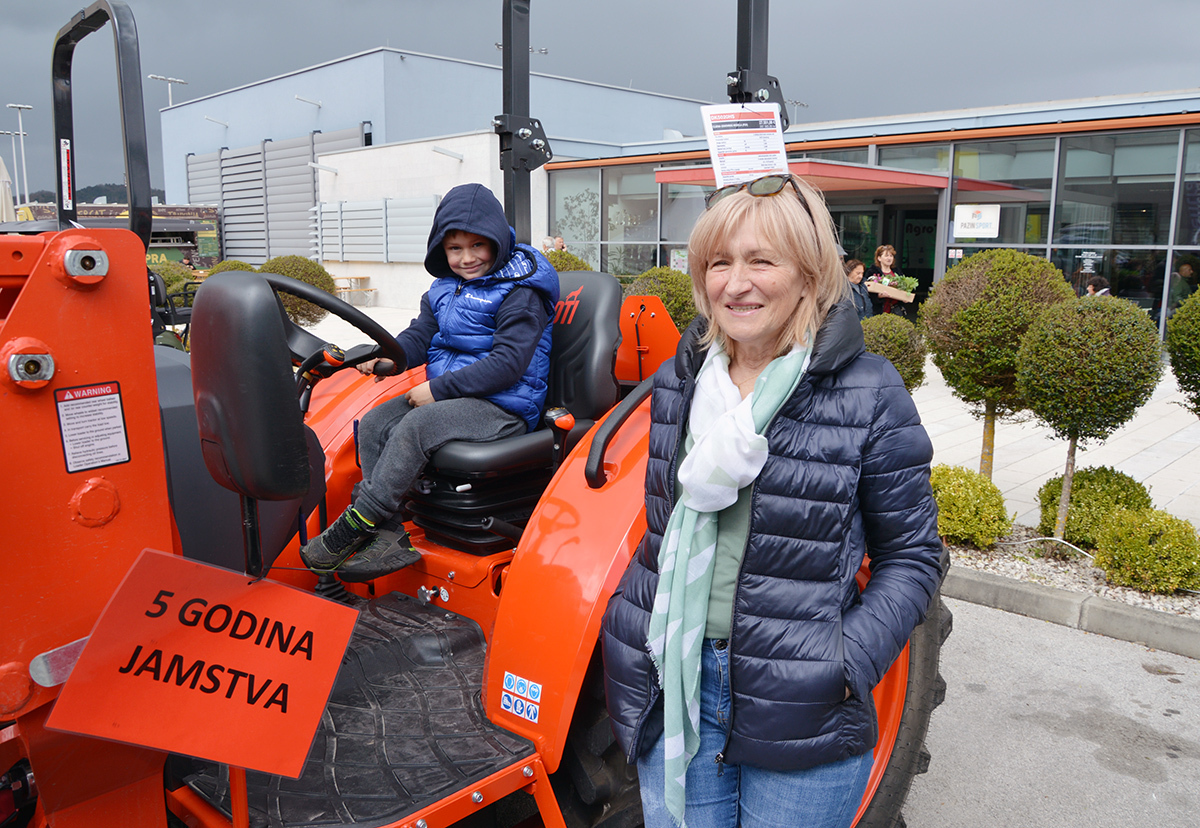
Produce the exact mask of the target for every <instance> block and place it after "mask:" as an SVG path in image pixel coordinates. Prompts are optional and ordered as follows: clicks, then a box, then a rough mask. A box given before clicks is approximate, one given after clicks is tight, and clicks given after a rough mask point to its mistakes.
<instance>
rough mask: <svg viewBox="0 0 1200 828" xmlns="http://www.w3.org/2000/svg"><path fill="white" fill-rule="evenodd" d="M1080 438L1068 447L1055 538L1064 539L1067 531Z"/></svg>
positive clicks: (1072, 439)
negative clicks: (1077, 446) (1076, 454)
mask: <svg viewBox="0 0 1200 828" xmlns="http://www.w3.org/2000/svg"><path fill="white" fill-rule="evenodd" d="M1078 442H1079V440H1078V438H1076V437H1074V436H1072V437H1071V442H1070V443H1069V445H1068V447H1067V468H1066V471H1064V472H1063V484H1062V496H1061V497H1059V499H1058V517H1056V518H1055V519H1054V537H1056V538H1059V539H1060V540H1061V539H1062V536H1063V534H1064V533H1065V532H1066V531H1067V507H1069V506H1070V505H1071V481H1072V480H1074V479H1075V445H1076V443H1078Z"/></svg>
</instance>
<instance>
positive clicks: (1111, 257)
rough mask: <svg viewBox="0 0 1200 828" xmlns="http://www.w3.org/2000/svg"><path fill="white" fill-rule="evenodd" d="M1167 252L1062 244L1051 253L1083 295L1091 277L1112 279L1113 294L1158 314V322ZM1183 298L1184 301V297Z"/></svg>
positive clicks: (1053, 259)
mask: <svg viewBox="0 0 1200 828" xmlns="http://www.w3.org/2000/svg"><path fill="white" fill-rule="evenodd" d="M1166 259H1167V251H1166V250H1165V249H1163V250H1146V249H1140V250H1097V249H1094V248H1090V247H1059V248H1055V249H1054V250H1053V251H1052V252H1051V254H1050V261H1052V262H1053V263H1054V265H1055V266H1056V267H1058V269H1059V270H1061V271H1062V272H1063V273H1064V274H1065V275H1066V277H1067V281H1068V282H1069V283H1070V285H1071V287H1073V288H1074V289H1075V292H1076V293H1077V294H1079V295H1080V296H1084V295H1086V294H1087V284H1088V280H1089V279H1091V278H1093V277H1096V276H1101V277H1103V278H1104V279H1106V280H1108V285H1109V291H1110V293H1111V294H1112V295H1113V296H1119V297H1121V298H1122V299H1128V300H1129V301H1131V302H1133V303H1134V304H1135V305H1137V306H1138V307H1140V308H1143V309H1144V310H1146V311H1147V312H1148V313H1150V314H1152V315H1153V316H1154V321H1155V323H1157V322H1158V318H1159V309H1160V308H1161V307H1162V300H1163V271H1164V266H1165V264H1166ZM1180 301H1182V300H1180Z"/></svg>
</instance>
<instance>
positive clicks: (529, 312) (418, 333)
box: [300, 184, 558, 582]
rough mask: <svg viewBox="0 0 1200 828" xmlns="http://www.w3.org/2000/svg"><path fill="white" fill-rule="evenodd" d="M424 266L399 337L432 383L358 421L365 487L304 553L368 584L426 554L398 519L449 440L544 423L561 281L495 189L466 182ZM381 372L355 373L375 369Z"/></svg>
mask: <svg viewBox="0 0 1200 828" xmlns="http://www.w3.org/2000/svg"><path fill="white" fill-rule="evenodd" d="M425 269H426V270H428V271H429V273H430V274H431V275H433V276H434V277H435V278H434V283H433V286H432V287H431V288H430V289H429V290H428V292H426V294H425V295H424V296H422V297H421V311H420V314H419V315H418V317H417V318H416V319H415V320H413V323H412V324H411V325H409V327H408V328H407V329H405V330H404V331H403V332H402V333H400V334H399V335H398V336H397V337H396V340H397V341H398V342H399V343H400V346H401V347H402V348H403V349H404V353H405V355H406V356H407V357H408V365H409V367H410V368H411V367H413V366H416V365H420V364H422V363H424V364H425V366H426V368H425V375H426V381H425V382H423V383H421V384H420V385H418V386H416V387H415V388H413V389H412V390H411V391H409V392H408V393H407V394H404V395H402V396H400V397H396V398H395V399H392V400H389V401H387V402H385V403H383V404H381V405H379V406H377V407H375V408H374V409H372V410H371V411H369V412H368V413H367V414H366V416H364V417H363V418H362V421H361V422H360V423H359V428H358V450H359V459H360V461H361V463H362V471H363V479H362V482H361V483H359V484H358V485H356V486H355V487H354V493H353V496H352V502H351V505H350V507H349V508H348V509H346V511H345V512H343V513H342V515H341V516H340V517H339V518H338V519H337V520H335V521H334V522H333V523H331V524H330V525H329V528H328V529H326V530H325V531H324V532H322V533H321V534H320V535H318V536H317V537H316V538H313V539H312V541H310V542H309V543H308V545H306V546H305V547H304V548H303V549H301V550H300V557H301V559H302V560H303V561H304V564H305V566H307V567H308V568H309V569H312V570H313V571H315V572H330V571H334V570H336V571H337V572H338V574H339V576H340V577H341V579H342V580H344V581H350V582H361V581H368V580H371V579H373V578H378V577H380V576H381V575H386V574H388V573H389V572H395V571H396V570H398V569H401V568H402V567H405V566H408V565H409V564H411V563H413V562H414V561H416V560H417V559H418V558H419V557H420V554H419V553H418V552H417V551H416V550H414V549H412V548H411V547H410V546H409V543H408V538H407V536H406V535H405V534H404V529H403V527H402V526H401V525H400V523H399V521H395V520H392V518H393V516H394V515H395V514H396V512H398V511H399V510H400V503H401V499H402V498H403V496H404V494H405V492H407V491H408V488H409V487H410V486H411V485H412V484H413V481H415V480H416V479H417V477H418V476H419V475H420V473H421V470H422V469H423V468H424V467H425V463H426V462H427V461H428V459H429V456H430V455H431V454H433V452H435V451H436V450H437V449H439V448H441V447H442V446H443V445H445V444H446V443H448V442H450V441H451V440H469V441H472V442H483V441H488V440H496V439H499V438H501V437H509V436H512V435H514V434H521V433H524V432H525V431H527V430H532V429H534V428H536V426H537V422H538V419H539V418H540V417H541V413H542V404H543V403H544V402H545V398H546V377H547V374H548V373H549V364H550V330H551V327H552V324H553V319H554V306H555V304H556V303H557V302H558V274H557V273H556V272H555V270H554V268H553V267H551V266H550V263H549V262H548V261H546V258H545V257H544V256H543V255H542V254H541V253H539V252H537V251H536V250H534V249H533V248H532V247H530V246H528V245H524V244H517V243H516V234H515V233H514V232H513V230H512V228H511V227H509V226H508V221H507V220H506V219H505V217H504V209H503V208H502V207H501V206H500V202H499V201H497V199H496V197H495V196H494V195H492V193H491V191H489V190H488V189H486V188H485V187H483V186H482V185H479V184H464V185H462V186H459V187H455V188H454V189H452V190H451V191H450V192H449V193H447V194H446V197H445V198H444V199H443V200H442V203H441V204H440V205H439V206H438V209H437V213H436V214H435V215H434V218H433V229H432V230H430V232H429V246H428V252H427V253H426V256H425ZM373 365H374V361H371V362H367V363H363V364H362V365H360V366H358V369H359V370H360V371H362V372H363V373H370V371H371V368H372V367H373ZM381 529H387V530H389V531H386V532H382V533H381V531H380V530H381ZM396 534H399V535H400V538H399V541H398V542H397V539H396Z"/></svg>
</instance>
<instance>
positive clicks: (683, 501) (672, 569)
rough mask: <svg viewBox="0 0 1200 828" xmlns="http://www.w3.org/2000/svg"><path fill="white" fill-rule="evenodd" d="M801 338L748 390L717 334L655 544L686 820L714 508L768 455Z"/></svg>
mask: <svg viewBox="0 0 1200 828" xmlns="http://www.w3.org/2000/svg"><path fill="white" fill-rule="evenodd" d="M809 355H810V349H809V348H802V347H800V346H797V347H795V348H793V349H792V351H791V352H790V353H788V354H786V355H784V356H782V357H779V358H778V359H775V360H774V361H772V362H771V363H770V364H769V365H768V366H767V367H766V369H765V370H764V371H763V372H762V374H760V375H759V377H758V379H757V380H755V383H754V391H753V393H751V394H750V395H749V396H748V397H746V399H744V400H743V399H742V396H741V393H740V392H739V391H738V389H737V386H736V385H734V384H733V380H732V379H730V377H729V355H728V354H726V353H725V352H724V350H722V348H721V347H720V344H719V343H715V344H714V345H713V346H712V348H711V349H709V353H708V356H707V358H706V359H705V360H704V364H703V366H702V367H701V368H700V373H699V375H698V376H697V378H696V391H695V396H694V397H693V399H692V407H691V412H690V415H689V417H688V432H687V441H688V451H687V457H686V458H685V459H684V461H683V463H682V464H680V466H679V483H680V486H681V488H682V494H681V495H680V498H679V501H678V502H677V503H676V504H675V508H674V509H673V510H672V511H671V517H670V520H668V522H667V528H666V531H665V532H664V533H663V542H662V547H661V548H660V549H659V553H658V571H659V578H658V592H657V593H656V594H655V596H654V608H653V610H652V611H651V615H650V631H649V635H648V638H649V640H648V647H649V649H650V655H651V657H652V658H653V660H654V666H655V667H656V668H657V669H658V678H659V684H660V685H661V687H662V691H663V693H662V695H663V731H664V732H663V738H664V740H665V741H664V747H665V752H666V805H667V810H668V811H669V812H670V813H671V815H672V817H674V819H675V821H676V823H678V824H679V825H681V826H682V825H683V810H684V781H685V779H686V776H687V768H688V764H689V763H690V762H691V761H692V757H693V756H695V755H696V750H697V749H698V748H699V746H700V652H701V648H702V647H703V643H704V628H705V623H706V621H707V617H708V598H709V592H710V591H711V589H712V577H713V563H714V561H715V559H716V549H717V513H718V512H720V511H721V510H722V509H725V508H727V507H729V506H732V505H733V504H734V503H735V502H736V501H737V497H738V490H739V489H742V488H744V487H746V486H748V485H750V483H752V482H753V481H754V479H755V478H757V477H758V474H759V472H761V471H762V467H763V465H764V464H765V463H766V462H767V455H768V450H767V438H766V437H764V436H763V431H764V430H765V429H766V427H767V424H768V423H770V422H771V420H772V419H773V418H774V416H775V413H776V412H777V411H778V410H779V408H780V407H781V406H782V405H783V403H784V401H785V400H787V398H788V397H790V396H791V394H792V391H793V390H795V388H796V385H797V384H798V383H799V381H800V377H801V376H802V375H803V374H804V371H805V369H806V368H807V367H808V358H809Z"/></svg>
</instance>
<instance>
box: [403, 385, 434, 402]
mask: <svg viewBox="0 0 1200 828" xmlns="http://www.w3.org/2000/svg"><path fill="white" fill-rule="evenodd" d="M405 398H406V399H407V400H408V404H409V405H411V406H412V407H413V408H420V407H421V406H423V405H429V403H431V402H433V401H434V399H433V394H432V393H431V392H430V390H429V383H428V382H423V383H421V384H420V385H418V386H417V387H416V388H414V389H412V390H411V391H409V392H408V393H407V394H405Z"/></svg>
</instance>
